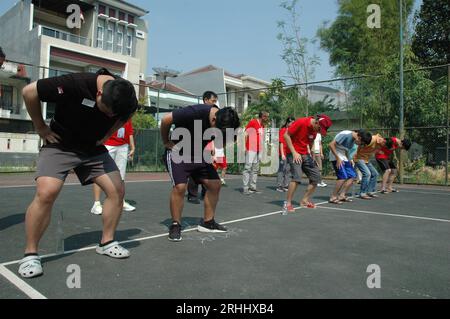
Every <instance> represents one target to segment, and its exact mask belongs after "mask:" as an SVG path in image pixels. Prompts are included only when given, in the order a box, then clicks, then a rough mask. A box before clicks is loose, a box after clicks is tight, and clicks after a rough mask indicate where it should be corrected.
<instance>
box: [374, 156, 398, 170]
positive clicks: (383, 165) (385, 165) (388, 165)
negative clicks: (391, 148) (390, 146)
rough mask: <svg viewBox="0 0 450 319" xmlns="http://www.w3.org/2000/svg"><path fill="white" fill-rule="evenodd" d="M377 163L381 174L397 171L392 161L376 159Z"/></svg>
mask: <svg viewBox="0 0 450 319" xmlns="http://www.w3.org/2000/svg"><path fill="white" fill-rule="evenodd" d="M377 163H378V166H379V167H380V169H381V171H382V172H383V173H384V172H385V171H386V170H388V169H397V167H396V166H395V164H394V162H393V161H392V160H387V159H377Z"/></svg>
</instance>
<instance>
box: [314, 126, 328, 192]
mask: <svg viewBox="0 0 450 319" xmlns="http://www.w3.org/2000/svg"><path fill="white" fill-rule="evenodd" d="M313 154H314V160H315V161H316V163H317V166H318V167H319V170H320V176H322V160H323V159H324V156H323V149H322V135H320V133H317V135H316V139H315V140H314V145H313ZM317 186H319V187H326V186H327V184H325V183H324V182H323V180H321V181H320V183H319V184H317Z"/></svg>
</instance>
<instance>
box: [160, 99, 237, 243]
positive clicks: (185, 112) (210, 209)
mask: <svg viewBox="0 0 450 319" xmlns="http://www.w3.org/2000/svg"><path fill="white" fill-rule="evenodd" d="M172 124H174V125H175V129H174V131H173V132H172V136H171V137H170V136H169V131H170V127H171V126H172ZM238 127H239V117H238V115H237V113H236V111H235V110H234V109H232V108H231V107H226V108H223V109H219V108H218V107H217V106H215V105H214V106H211V105H206V104H199V105H192V106H187V107H185V108H183V109H180V110H176V111H174V112H172V113H170V114H168V115H166V116H165V117H164V118H163V120H162V122H161V136H162V140H163V143H164V145H165V147H166V154H165V162H166V167H167V170H168V172H169V175H170V177H171V179H172V185H173V189H172V193H171V195H170V212H171V215H172V224H171V225H170V227H169V240H171V241H180V240H181V213H182V211H183V206H184V194H185V193H186V188H187V181H188V178H192V179H194V181H195V182H196V183H198V184H203V185H204V186H205V187H206V189H207V191H206V195H205V199H204V209H205V211H204V218H203V220H202V222H201V223H200V225H199V226H198V228H197V229H198V231H201V232H226V231H227V230H226V228H225V227H223V226H222V225H220V224H218V223H216V222H215V220H214V216H215V210H216V205H217V201H218V199H219V192H220V187H221V182H220V178H219V175H218V174H217V171H216V170H215V169H214V167H213V165H212V164H211V159H207V158H205V156H204V155H203V153H204V150H205V147H206V144H207V143H208V142H209V141H210V140H211V139H212V138H213V136H215V137H216V140H219V139H220V138H221V137H224V138H223V139H222V140H221V141H220V142H222V141H224V140H225V137H226V130H227V129H232V130H235V129H236V128H238ZM209 128H214V129H215V133H213V134H212V135H208V134H205V132H206V131H207V130H208V129H209ZM220 133H221V134H220ZM233 133H234V132H233ZM204 135H205V136H204ZM181 137H183V138H182V139H181ZM175 143H176V144H175ZM220 144H222V143H220ZM206 153H207V152H205V154H206Z"/></svg>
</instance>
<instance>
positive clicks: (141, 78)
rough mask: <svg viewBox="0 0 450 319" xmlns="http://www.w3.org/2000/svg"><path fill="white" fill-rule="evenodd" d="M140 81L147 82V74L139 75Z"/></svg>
mask: <svg viewBox="0 0 450 319" xmlns="http://www.w3.org/2000/svg"><path fill="white" fill-rule="evenodd" d="M139 81H145V74H144V73H139Z"/></svg>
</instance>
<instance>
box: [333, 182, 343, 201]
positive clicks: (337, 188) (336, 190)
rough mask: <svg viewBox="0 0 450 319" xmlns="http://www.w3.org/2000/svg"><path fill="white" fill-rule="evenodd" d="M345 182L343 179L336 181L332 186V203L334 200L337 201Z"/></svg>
mask: <svg viewBox="0 0 450 319" xmlns="http://www.w3.org/2000/svg"><path fill="white" fill-rule="evenodd" d="M345 182H346V180H345V179H338V181H337V182H336V186H334V190H333V192H332V193H331V198H330V200H331V201H334V200H336V199H338V196H339V194H340V193H341V191H342V187H343V186H344V184H345Z"/></svg>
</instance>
